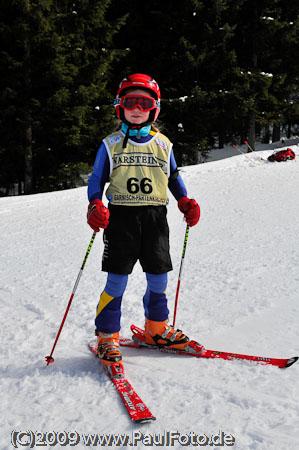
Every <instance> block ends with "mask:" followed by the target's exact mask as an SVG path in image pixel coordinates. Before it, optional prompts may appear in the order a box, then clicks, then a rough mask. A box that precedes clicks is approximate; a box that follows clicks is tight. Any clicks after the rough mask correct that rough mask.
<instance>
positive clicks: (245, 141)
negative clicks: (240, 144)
mask: <svg viewBox="0 0 299 450" xmlns="http://www.w3.org/2000/svg"><path fill="white" fill-rule="evenodd" d="M244 143H245V144H246V145H247V147H248V148H249V149H250V150H251V151H252V152H254V151H255V150H253V148H252V147H251V146H250V145H249V144H248V142H247V141H245V142H244Z"/></svg>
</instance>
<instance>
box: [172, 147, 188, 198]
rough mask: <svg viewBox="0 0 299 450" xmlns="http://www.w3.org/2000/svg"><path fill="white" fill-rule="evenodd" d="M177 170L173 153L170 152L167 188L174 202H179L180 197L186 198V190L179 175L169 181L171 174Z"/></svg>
mask: <svg viewBox="0 0 299 450" xmlns="http://www.w3.org/2000/svg"><path fill="white" fill-rule="evenodd" d="M177 170H178V166H177V163H176V161H175V158H174V154H173V151H172V150H171V154H170V177H169V178H170V180H169V183H168V187H169V190H170V192H171V193H172V195H173V196H174V198H175V199H176V200H179V199H180V198H182V197H187V189H186V186H185V183H184V181H183V179H182V177H181V175H180V174H178V176H177V177H174V179H171V176H172V174H174V173H175V172H176V171H177Z"/></svg>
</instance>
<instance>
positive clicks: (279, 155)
mask: <svg viewBox="0 0 299 450" xmlns="http://www.w3.org/2000/svg"><path fill="white" fill-rule="evenodd" d="M295 156H296V155H295V153H294V152H293V150H291V149H290V148H287V149H286V150H280V151H279V152H276V153H273V154H272V155H270V156H269V157H268V161H278V162H281V161H288V160H289V159H295Z"/></svg>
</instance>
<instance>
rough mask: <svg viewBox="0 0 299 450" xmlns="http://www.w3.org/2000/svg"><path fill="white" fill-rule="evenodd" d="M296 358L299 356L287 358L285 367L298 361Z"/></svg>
mask: <svg viewBox="0 0 299 450" xmlns="http://www.w3.org/2000/svg"><path fill="white" fill-rule="evenodd" d="M298 359H299V356H293V358H290V359H288V360H287V363H286V365H285V367H290V366H292V365H293V364H294V363H295V362H296V361H298Z"/></svg>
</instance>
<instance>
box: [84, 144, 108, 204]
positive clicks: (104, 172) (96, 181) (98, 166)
mask: <svg viewBox="0 0 299 450" xmlns="http://www.w3.org/2000/svg"><path fill="white" fill-rule="evenodd" d="M109 173H110V163H109V157H108V154H107V150H106V147H105V145H104V144H103V143H102V144H101V146H100V148H99V150H98V153H97V157H96V160H95V163H94V167H93V172H92V174H91V177H90V179H89V182H88V190H87V194H88V200H89V202H92V200H102V197H103V192H104V187H105V184H106V183H107V182H108V181H109Z"/></svg>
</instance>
